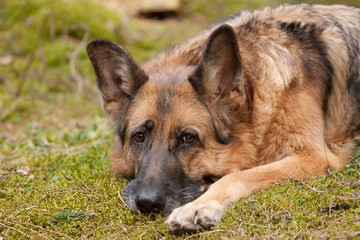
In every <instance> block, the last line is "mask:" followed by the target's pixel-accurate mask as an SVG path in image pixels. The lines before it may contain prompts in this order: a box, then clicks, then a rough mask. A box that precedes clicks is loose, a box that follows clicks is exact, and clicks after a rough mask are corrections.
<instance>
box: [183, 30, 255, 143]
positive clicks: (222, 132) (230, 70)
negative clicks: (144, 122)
mask: <svg viewBox="0 0 360 240" xmlns="http://www.w3.org/2000/svg"><path fill="white" fill-rule="evenodd" d="M242 75H243V69H242V61H241V57H240V50H239V46H238V43H237V39H236V35H235V32H234V30H233V29H232V27H230V26H229V25H222V26H220V27H219V28H217V29H216V30H214V31H213V32H212V34H211V35H210V37H209V39H208V42H207V45H206V48H205V51H204V53H203V56H202V59H201V60H200V63H199V65H198V66H197V68H196V70H195V72H194V73H193V74H192V75H191V76H190V77H189V81H190V83H191V84H192V86H193V87H194V89H195V90H196V91H197V92H198V93H199V94H200V95H201V96H202V97H203V99H204V100H205V101H206V103H207V105H208V106H209V109H210V110H211V112H212V114H213V118H214V122H215V129H216V134H217V137H218V139H219V140H220V141H221V142H223V143H226V142H228V141H229V140H230V139H231V136H230V132H231V130H230V128H231V126H232V124H233V122H234V121H235V120H236V121H239V120H241V119H243V121H248V120H247V119H248V116H249V114H248V111H246V110H247V106H248V99H247V96H246V91H245V86H244V78H243V76H242ZM239 106H243V108H239ZM241 109H245V111H241ZM240 118H241V119H240Z"/></svg>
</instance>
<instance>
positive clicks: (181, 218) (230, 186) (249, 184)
mask: <svg viewBox="0 0 360 240" xmlns="http://www.w3.org/2000/svg"><path fill="white" fill-rule="evenodd" d="M339 161H340V160H339V159H338V158H337V157H336V156H334V155H333V154H332V153H331V152H330V151H329V152H327V155H325V154H319V152H318V151H304V152H303V153H302V154H301V155H295V156H291V157H287V158H285V159H283V160H281V161H277V162H273V163H270V164H267V165H262V166H259V167H255V168H252V169H249V170H245V171H241V172H235V173H231V174H228V175H226V176H224V177H223V178H221V179H220V180H219V181H217V182H216V183H214V184H213V185H212V186H211V187H210V188H209V190H208V191H207V192H205V194H203V195H202V196H200V197H199V198H198V199H196V200H195V201H193V202H190V203H188V204H186V205H184V206H183V207H180V208H177V209H175V210H174V211H173V212H172V213H171V214H170V216H169V219H168V220H167V222H166V223H167V225H168V226H169V228H170V231H172V232H173V233H175V234H177V233H182V232H195V231H198V230H201V229H209V228H211V227H212V226H214V225H215V224H216V223H217V222H218V221H220V219H221V217H222V215H223V214H224V212H225V211H226V208H227V207H228V206H229V205H230V204H233V203H235V202H236V201H238V200H239V199H241V198H244V197H248V196H249V195H250V194H251V193H252V192H256V191H258V190H261V189H263V188H265V187H267V186H269V185H271V184H273V183H279V182H283V181H285V180H289V179H290V178H296V179H302V178H306V177H309V176H319V175H321V174H323V173H326V172H327V169H328V167H329V166H332V167H334V166H336V167H339V166H337V165H338V164H336V163H339Z"/></svg>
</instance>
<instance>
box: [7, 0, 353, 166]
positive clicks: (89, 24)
mask: <svg viewBox="0 0 360 240" xmlns="http://www.w3.org/2000/svg"><path fill="white" fill-rule="evenodd" d="M285 2H287V3H299V1H277V0H269V1H265V0H243V1H240V0H227V1H226V0H197V1H193V0H182V1H181V0H178V1H166V0H164V1H160V0H149V1H145V0H109V1H101V0H92V1H85V0H63V1H59V0H1V1H0V169H9V168H12V167H15V166H18V165H21V163H22V162H24V161H25V160H28V159H31V158H32V157H36V156H39V155H46V154H50V153H59V152H60V153H61V152H64V151H66V152H67V153H69V152H70V153H71V152H74V151H78V150H79V149H81V148H83V147H84V146H85V147H86V146H88V145H97V144H107V143H110V141H111V136H112V125H111V121H109V118H107V117H106V115H105V114H104V113H103V111H102V109H101V107H100V95H99V93H98V91H97V88H96V84H95V77H94V74H93V70H92V67H91V65H90V62H89V60H88V58H87V55H86V51H85V47H86V44H87V42H89V41H90V40H91V39H95V38H106V39H110V40H113V41H115V42H118V43H119V44H121V45H122V46H124V47H125V48H126V49H127V50H128V51H129V52H130V53H131V54H132V56H133V57H134V58H135V60H136V61H138V62H140V63H142V62H143V61H145V60H146V59H147V58H148V57H150V56H152V55H153V54H155V53H156V52H157V51H159V50H161V49H166V48H169V47H172V46H174V45H176V44H178V43H180V42H182V41H183V40H185V39H186V38H188V37H190V36H192V35H193V34H195V33H196V32H197V31H199V30H200V29H202V28H204V27H206V26H207V25H208V24H210V23H212V22H214V21H216V20H217V19H219V18H221V17H225V16H228V15H231V14H235V13H237V12H239V11H241V10H243V9H247V10H251V11H252V10H254V9H257V8H263V7H265V6H268V5H271V6H278V5H280V4H282V3H285ZM304 2H308V3H314V4H335V3H340V1H331V0H329V1H326V0H318V1H316V0H312V1H304ZM341 4H346V5H354V6H356V5H360V0H343V1H341Z"/></svg>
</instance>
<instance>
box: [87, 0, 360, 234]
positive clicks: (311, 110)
mask: <svg viewBox="0 0 360 240" xmlns="http://www.w3.org/2000/svg"><path fill="white" fill-rule="evenodd" d="M292 23H293V24H292ZM223 24H227V25H229V26H231V28H232V29H233V31H234V33H235V34H236V37H237V44H238V46H239V56H240V58H239V59H241V71H239V72H237V73H236V74H237V75H236V76H235V78H237V79H238V80H236V81H234V82H233V83H232V84H235V85H231V86H228V87H227V86H225V87H221V86H220V85H219V84H218V82H216V81H213V80H212V79H216V78H217V77H218V76H219V75H221V76H225V77H227V75H226V74H227V73H226V70H231V67H229V65H231V64H232V62H228V61H229V59H228V58H226V57H222V56H223V55H227V54H228V55H229V54H232V49H227V48H226V47H225V48H224V49H222V48H223V46H222V45H221V44H220V45H218V46H217V45H215V44H219V43H221V42H222V41H223V42H224V41H230V40H228V39H227V38H226V36H225V35H224V36H221V34H220V37H217V38H218V39H215V38H216V36H213V35H211V34H212V33H213V32H214V31H216V29H218V27H219V26H221V25H223ZM214 35H215V34H214ZM304 35H306V36H304ZM209 36H210V39H212V37H213V38H214V39H215V40H214V42H215V43H214V45H215V47H213V49H211V44H210V43H209V42H210V40H208V39H209ZM220 38H223V39H220ZM219 39H220V40H219ZM359 39H360V10H359V9H355V8H350V7H345V6H339V5H337V6H321V5H305V4H304V5H295V6H282V7H278V8H276V9H272V8H266V9H264V10H262V11H255V12H254V13H249V12H243V13H241V14H240V15H238V16H235V17H233V18H230V19H227V20H224V21H221V22H219V23H217V24H215V25H213V26H212V27H210V28H208V29H206V30H204V31H202V32H201V33H199V34H198V35H196V36H195V37H194V38H192V39H190V40H188V41H186V42H184V43H183V44H181V45H179V46H177V47H175V48H174V49H173V50H168V51H164V52H161V53H159V54H158V55H157V56H156V57H154V58H152V59H150V60H149V61H148V62H146V63H145V64H144V65H143V66H142V70H141V71H140V73H138V75H141V76H142V75H143V77H139V78H140V79H142V78H144V80H140V81H138V82H140V83H137V84H139V85H141V87H134V86H132V85H131V84H128V83H127V85H126V86H123V89H122V92H125V93H126V94H127V95H131V96H135V97H133V99H132V100H131V101H132V102H131V104H129V103H128V102H126V103H124V100H123V97H121V98H120V97H119V98H117V97H116V94H123V95H124V93H121V91H118V93H116V94H113V96H108V95H111V93H109V92H111V91H110V90H104V89H102V88H101V86H100V89H101V90H102V94H103V99H104V108H105V109H106V110H107V112H109V113H110V114H111V115H113V116H115V118H116V119H117V121H126V123H127V126H130V127H131V126H138V125H140V124H141V123H142V121H143V120H144V119H152V120H153V122H154V125H155V126H162V127H161V128H160V127H159V128H155V129H156V130H154V133H153V136H154V137H153V138H154V139H158V140H156V141H157V142H158V143H159V146H160V145H161V144H168V145H169V146H170V145H171V141H170V140H166V139H165V138H164V136H168V135H171V134H172V131H173V129H174V126H175V125H176V124H179V123H180V125H182V126H196V127H195V128H196V129H195V130H196V131H197V132H198V133H199V139H200V140H201V141H202V144H203V147H204V149H205V150H204V151H203V152H200V153H197V154H196V157H195V159H192V160H191V161H189V159H188V155H186V154H187V153H186V154H185V153H184V154H185V155H184V156H182V155H181V154H179V156H178V158H179V159H180V161H181V165H182V166H183V171H184V173H185V175H186V176H187V177H189V178H191V179H200V178H201V177H203V176H205V175H212V176H219V177H221V179H220V180H219V181H217V182H215V183H214V184H212V185H211V186H210V188H209V189H208V190H207V191H206V192H205V193H204V194H203V195H201V196H200V197H199V198H197V199H196V200H194V201H192V202H190V203H187V204H186V205H184V206H182V207H179V208H177V209H175V210H174V211H173V212H172V213H171V215H170V216H169V219H168V221H167V224H168V225H169V227H170V230H172V231H174V232H178V231H195V230H199V229H202V228H208V227H210V226H212V225H214V224H215V223H216V222H218V221H219V220H220V219H221V216H222V214H223V212H224V211H225V210H226V208H227V206H229V205H230V204H232V203H234V202H236V201H238V200H239V199H240V198H244V197H247V196H249V195H250V194H251V193H252V192H255V191H259V190H261V189H263V188H265V187H267V186H269V185H270V184H273V183H279V182H282V181H285V180H288V179H290V178H296V179H304V178H307V177H312V176H319V175H321V174H324V173H326V172H327V171H328V168H341V167H343V166H344V165H345V163H346V161H347V160H348V159H349V158H350V157H351V155H352V154H353V150H354V143H353V139H354V138H355V137H357V136H358V135H359V128H360V116H359V105H360V104H359V98H358V97H356V96H355V95H356V94H354V93H355V92H357V91H359V89H360V88H359V86H360V84H359V82H360V78H359V71H360V65H359V64H360V53H359V45H360V43H359ZM207 42H208V43H207ZM215 48H219V49H222V51H223V52H222V53H221V54H220V55H217V56H216V57H215V58H214V59H212V60H209V61H206V60H203V59H204V58H205V57H204V56H205V55H206V54H204V51H209V52H210V53H209V55H210V54H216V49H215ZM214 49H215V50H214ZM88 51H89V55H90V58H91V59H92V62H93V64H94V61H95V60H94V59H95V57H94V56H95V55H99V54H100V55H101V54H103V53H101V51H100V50H99V53H97V52H96V51H98V50H97V48H95V47H88ZM212 51H214V52H215V53H211V52H212ZM92 56H93V57H92ZM235 58H236V57H235ZM211 61H215V63H212V62H211ZM119 62H120V63H121V61H119ZM202 62H205V63H204V66H205V67H204V69H207V65H206V64H208V65H209V66H211V67H210V69H208V70H205V73H204V74H203V75H202V77H201V78H202V79H203V80H202V81H203V82H204V83H205V84H204V85H201V84H200V83H199V82H201V81H200V80H199V81H198V80H196V79H197V76H196V71H197V69H199V67H198V66H199V63H200V65H201V63H202ZM118 65H121V64H119V63H118ZM94 66H97V63H95V64H94ZM217 66H219V67H217ZM112 67H114V65H112ZM104 68H106V67H104ZM109 68H110V67H109ZM122 68H124V67H122ZM125 68H126V67H125ZM129 71H131V69H130V70H129V69H125V71H124V69H122V70H120V72H121V74H122V75H121V76H122V79H124V78H125V79H126V78H127V77H128V74H129ZM199 71H200V70H199ZM194 72H195V74H194ZM189 76H190V77H189ZM225 77H224V78H225ZM99 78H101V76H100V77H99V74H98V79H99ZM188 78H190V81H188V80H187V79H188ZM124 81H125V82H131V81H126V80H123V82H124ZM329 81H330V82H329ZM133 85H134V84H133ZM234 86H235V87H234ZM116 87H117V86H115V85H112V86H111V87H110V88H108V89H111V88H116ZM134 89H135V90H136V95H135V90H134ZM164 89H168V90H167V91H169V92H171V94H170V93H169V96H167V95H166V94H165V95H166V96H167V97H164V99H165V100H164V99H163V100H162V101H163V103H164V105H163V106H162V107H160V108H159V101H160V100H159V98H160V97H159V96H160V95H163V93H164V92H163V91H164ZM219 89H220V90H219ZM165 95H164V96H165ZM199 96H200V98H202V100H203V102H204V103H205V106H206V107H204V106H203V105H201V104H199V103H198V101H199V100H198V99H199ZM207 108H208V109H207ZM159 111H160V112H162V111H163V114H160V113H159ZM209 111H210V112H211V114H212V115H211V116H209ZM211 117H212V119H211ZM119 119H120V120H119ZM210 126H213V127H210ZM216 135H219V136H220V138H221V137H222V136H223V137H224V138H225V140H223V141H218V140H217V138H216ZM229 136H231V140H227V139H226V138H227V137H229ZM123 138H124V139H125V142H122V143H121V141H118V142H119V143H118V144H117V146H116V147H115V150H114V153H113V155H112V166H113V169H114V170H115V171H116V172H118V173H120V174H122V175H124V176H127V177H136V176H137V171H138V169H139V167H138V165H139V164H141V163H138V162H137V161H138V159H139V158H141V156H139V155H136V156H134V154H133V153H131V151H132V150H131V145H129V144H128V143H127V142H126V139H129V138H130V136H129V134H128V133H125V136H123ZM156 141H154V145H156V143H157V142H156ZM167 141H168V142H167ZM169 141H170V142H169ZM172 166H173V167H174V168H175V165H172ZM150 168H151V169H155V168H156V164H155V165H154V166H152V165H151V166H150Z"/></svg>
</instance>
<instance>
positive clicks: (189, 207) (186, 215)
mask: <svg viewBox="0 0 360 240" xmlns="http://www.w3.org/2000/svg"><path fill="white" fill-rule="evenodd" d="M222 215H223V207H222V205H221V204H220V203H219V202H217V201H214V200H213V201H209V202H206V203H197V202H196V201H195V202H191V203H188V204H186V205H185V206H183V207H180V208H177V209H175V210H174V211H173V212H172V213H171V214H170V216H169V218H168V220H167V221H166V224H167V225H168V226H169V229H170V231H171V232H172V233H174V234H182V233H185V232H187V233H194V232H197V231H199V230H209V229H210V228H211V227H213V226H214V225H215V224H216V223H217V222H218V221H220V219H221V217H222Z"/></svg>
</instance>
